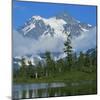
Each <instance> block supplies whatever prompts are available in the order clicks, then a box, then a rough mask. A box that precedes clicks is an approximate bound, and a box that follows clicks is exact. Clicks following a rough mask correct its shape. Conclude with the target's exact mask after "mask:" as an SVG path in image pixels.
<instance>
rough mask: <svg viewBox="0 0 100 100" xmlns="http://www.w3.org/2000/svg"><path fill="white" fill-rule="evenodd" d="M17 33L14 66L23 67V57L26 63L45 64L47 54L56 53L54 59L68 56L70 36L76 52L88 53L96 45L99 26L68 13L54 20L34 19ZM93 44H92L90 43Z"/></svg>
mask: <svg viewBox="0 0 100 100" xmlns="http://www.w3.org/2000/svg"><path fill="white" fill-rule="evenodd" d="M16 31H17V32H14V35H13V42H14V44H13V45H14V50H13V52H14V54H13V55H14V57H13V64H14V66H20V61H21V58H22V56H24V57H25V58H26V64H28V61H29V60H30V61H31V62H32V64H33V65H35V64H36V63H37V62H38V61H41V62H42V63H43V62H44V58H43V55H44V53H45V52H46V51H50V52H51V53H52V56H53V59H54V60H59V59H60V58H64V57H66V54H64V53H63V48H64V42H65V41H66V40H67V36H68V34H71V36H72V46H73V47H74V48H73V49H74V50H76V51H80V50H83V51H84V50H88V49H90V48H93V47H95V46H96V26H92V25H90V24H86V23H81V22H80V21H78V20H76V19H75V18H73V17H72V16H70V15H69V14H67V13H66V12H63V13H59V14H58V15H56V16H54V17H51V18H43V17H41V16H32V17H31V18H30V19H29V20H27V21H26V22H25V23H24V25H22V26H21V27H19V28H18V30H16ZM90 41H91V42H90Z"/></svg>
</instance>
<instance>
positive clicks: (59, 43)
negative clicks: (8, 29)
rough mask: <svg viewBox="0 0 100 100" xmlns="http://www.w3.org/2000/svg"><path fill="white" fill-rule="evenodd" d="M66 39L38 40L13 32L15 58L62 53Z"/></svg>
mask: <svg viewBox="0 0 100 100" xmlns="http://www.w3.org/2000/svg"><path fill="white" fill-rule="evenodd" d="M64 39H65V37H64V38H63V37H52V36H45V37H42V38H39V39H38V40H35V39H30V38H26V37H23V36H22V35H21V34H19V33H18V32H17V31H14V32H13V56H23V55H26V54H36V53H39V52H45V51H50V52H62V51H63V48H64V44H63V43H64Z"/></svg>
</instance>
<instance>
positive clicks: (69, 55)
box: [64, 34, 72, 70]
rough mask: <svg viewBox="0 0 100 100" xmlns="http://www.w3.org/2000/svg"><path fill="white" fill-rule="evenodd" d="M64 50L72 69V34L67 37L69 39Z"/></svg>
mask: <svg viewBox="0 0 100 100" xmlns="http://www.w3.org/2000/svg"><path fill="white" fill-rule="evenodd" d="M64 46H65V48H64V52H65V53H66V54H67V67H68V70H71V67H72V46H71V35H70V34H69V35H68V37H67V41H66V42H65V43H64Z"/></svg>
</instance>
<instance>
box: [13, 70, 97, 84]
mask: <svg viewBox="0 0 100 100" xmlns="http://www.w3.org/2000/svg"><path fill="white" fill-rule="evenodd" d="M81 80H96V73H95V72H92V73H85V72H81V71H76V70H73V71H70V72H68V71H67V72H64V73H59V74H56V75H52V76H49V77H41V78H38V79H33V78H25V77H24V78H22V77H18V78H14V80H13V82H14V83H41V82H47V83H51V82H69V81H70V82H77V81H81Z"/></svg>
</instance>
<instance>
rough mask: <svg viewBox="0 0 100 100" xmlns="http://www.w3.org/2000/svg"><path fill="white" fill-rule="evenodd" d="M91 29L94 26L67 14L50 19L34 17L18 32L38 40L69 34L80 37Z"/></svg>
mask: <svg viewBox="0 0 100 100" xmlns="http://www.w3.org/2000/svg"><path fill="white" fill-rule="evenodd" d="M91 28H93V26H92V25H90V24H85V23H81V22H80V21H77V20H75V19H74V18H73V17H71V16H70V15H68V14H67V13H61V14H59V15H56V16H54V17H51V18H48V19H47V18H43V17H41V16H32V17H31V18H30V19H29V20H28V21H26V23H25V24H24V25H23V26H22V27H20V28H19V29H18V31H19V32H20V33H21V34H22V35H23V36H24V37H30V38H34V39H37V38H39V37H42V36H45V35H51V36H59V35H61V36H62V35H63V36H66V34H68V33H70V34H72V36H78V35H81V34H82V32H85V31H89V30H90V29H91Z"/></svg>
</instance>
